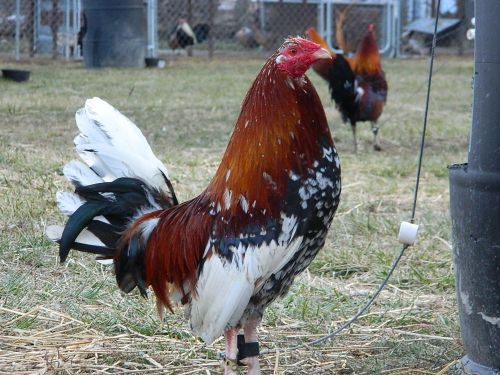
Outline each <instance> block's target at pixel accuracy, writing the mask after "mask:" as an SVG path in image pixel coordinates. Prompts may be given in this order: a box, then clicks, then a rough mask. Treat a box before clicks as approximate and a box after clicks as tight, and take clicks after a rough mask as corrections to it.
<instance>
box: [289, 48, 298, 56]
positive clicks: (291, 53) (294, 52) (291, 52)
mask: <svg viewBox="0 0 500 375" xmlns="http://www.w3.org/2000/svg"><path fill="white" fill-rule="evenodd" d="M296 54H297V49H295V48H292V49H291V50H290V55H292V56H294V55H296Z"/></svg>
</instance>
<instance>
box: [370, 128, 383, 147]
mask: <svg viewBox="0 0 500 375" xmlns="http://www.w3.org/2000/svg"><path fill="white" fill-rule="evenodd" d="M378 131H379V127H378V124H377V123H376V122H372V132H373V149H374V150H375V151H381V150H382V147H380V143H379V141H378Z"/></svg>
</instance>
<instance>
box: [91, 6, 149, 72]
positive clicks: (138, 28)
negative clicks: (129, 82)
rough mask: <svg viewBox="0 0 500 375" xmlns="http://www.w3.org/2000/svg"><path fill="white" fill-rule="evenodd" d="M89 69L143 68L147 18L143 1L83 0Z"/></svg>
mask: <svg viewBox="0 0 500 375" xmlns="http://www.w3.org/2000/svg"><path fill="white" fill-rule="evenodd" d="M83 14H84V22H85V28H86V31H85V35H84V37H83V59H84V61H85V67H86V68H103V67H143V66H144V58H145V56H146V46H147V41H146V35H147V19H146V7H145V6H144V1H143V0H83Z"/></svg>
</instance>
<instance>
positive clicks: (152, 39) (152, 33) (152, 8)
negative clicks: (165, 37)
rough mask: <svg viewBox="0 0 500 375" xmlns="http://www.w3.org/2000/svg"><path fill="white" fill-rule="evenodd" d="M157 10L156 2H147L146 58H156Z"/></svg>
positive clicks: (151, 0)
mask: <svg viewBox="0 0 500 375" xmlns="http://www.w3.org/2000/svg"><path fill="white" fill-rule="evenodd" d="M157 17H158V9H157V5H156V0H148V54H147V56H148V57H156V56H157V47H156V41H157V36H158V22H157Z"/></svg>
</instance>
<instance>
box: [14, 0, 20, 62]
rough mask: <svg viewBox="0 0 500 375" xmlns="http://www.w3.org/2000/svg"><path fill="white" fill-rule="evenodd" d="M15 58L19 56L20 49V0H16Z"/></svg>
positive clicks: (17, 58)
mask: <svg viewBox="0 0 500 375" xmlns="http://www.w3.org/2000/svg"><path fill="white" fill-rule="evenodd" d="M15 48H16V51H15V54H16V60H19V58H20V49H21V0H16V47H15Z"/></svg>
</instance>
